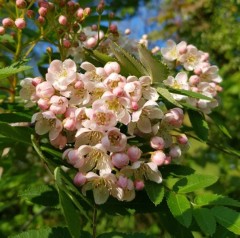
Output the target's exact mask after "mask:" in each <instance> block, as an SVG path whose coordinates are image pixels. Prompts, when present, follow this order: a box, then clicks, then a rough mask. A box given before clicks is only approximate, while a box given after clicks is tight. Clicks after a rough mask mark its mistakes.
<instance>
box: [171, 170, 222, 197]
mask: <svg viewBox="0 0 240 238" xmlns="http://www.w3.org/2000/svg"><path fill="white" fill-rule="evenodd" d="M217 180H218V177H217V176H213V175H203V174H191V175H189V176H186V177H184V178H182V179H180V180H179V181H178V182H176V184H175V185H174V187H173V188H174V190H175V191H177V192H178V193H190V192H194V191H195V190H197V189H201V188H205V187H208V186H210V185H212V184H214V183H216V182H217Z"/></svg>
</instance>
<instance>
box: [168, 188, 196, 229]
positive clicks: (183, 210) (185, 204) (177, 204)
mask: <svg viewBox="0 0 240 238" xmlns="http://www.w3.org/2000/svg"><path fill="white" fill-rule="evenodd" d="M167 204H168V207H169V209H170V211H171V213H172V214H173V216H174V217H175V218H176V219H177V220H178V221H179V222H180V223H181V224H182V225H183V226H185V227H189V226H190V225H191V222H192V208H191V204H190V202H189V201H188V199H187V198H186V196H185V195H182V194H176V193H174V192H169V194H168V197H167Z"/></svg>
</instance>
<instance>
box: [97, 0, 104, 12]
mask: <svg viewBox="0 0 240 238" xmlns="http://www.w3.org/2000/svg"><path fill="white" fill-rule="evenodd" d="M104 7H105V3H104V1H102V0H101V1H100V3H99V4H98V6H97V9H96V11H97V13H98V14H99V15H101V14H102V13H103V11H104Z"/></svg>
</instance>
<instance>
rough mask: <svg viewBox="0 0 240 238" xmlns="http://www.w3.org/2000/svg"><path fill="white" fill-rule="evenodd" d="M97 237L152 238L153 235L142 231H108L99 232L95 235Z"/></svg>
mask: <svg viewBox="0 0 240 238" xmlns="http://www.w3.org/2000/svg"><path fill="white" fill-rule="evenodd" d="M97 238H153V236H148V235H146V234H143V233H132V234H126V233H121V232H109V233H104V234H101V235H99V236H97Z"/></svg>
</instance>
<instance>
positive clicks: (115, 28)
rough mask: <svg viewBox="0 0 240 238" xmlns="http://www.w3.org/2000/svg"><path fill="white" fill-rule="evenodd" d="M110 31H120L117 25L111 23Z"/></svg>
mask: <svg viewBox="0 0 240 238" xmlns="http://www.w3.org/2000/svg"><path fill="white" fill-rule="evenodd" d="M109 31H110V32H112V33H117V32H118V27H117V25H115V24H111V25H110V26H109Z"/></svg>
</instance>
